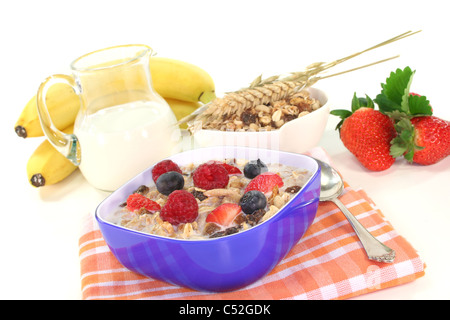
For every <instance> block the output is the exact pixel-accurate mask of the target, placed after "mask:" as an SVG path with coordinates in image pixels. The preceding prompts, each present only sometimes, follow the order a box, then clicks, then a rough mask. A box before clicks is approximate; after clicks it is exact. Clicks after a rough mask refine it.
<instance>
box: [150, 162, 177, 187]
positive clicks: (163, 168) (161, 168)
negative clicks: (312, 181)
mask: <svg viewBox="0 0 450 320" xmlns="http://www.w3.org/2000/svg"><path fill="white" fill-rule="evenodd" d="M170 171H176V172H178V173H182V172H181V169H180V167H179V166H178V165H177V164H176V163H175V162H173V161H172V160H163V161H160V162H158V163H157V164H156V165H155V166H154V167H153V169H152V177H153V181H154V182H155V183H156V180H158V178H159V176H160V175H162V174H163V173H166V172H170Z"/></svg>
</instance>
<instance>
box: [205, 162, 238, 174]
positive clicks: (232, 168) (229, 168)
mask: <svg viewBox="0 0 450 320" xmlns="http://www.w3.org/2000/svg"><path fill="white" fill-rule="evenodd" d="M208 163H215V164H218V165H220V166H222V167H224V169H225V170H227V172H228V174H229V175H237V174H242V171H241V170H240V169H239V168H237V167H235V166H232V165H231V164H228V163H225V162H220V161H214V160H212V161H210V162H208Z"/></svg>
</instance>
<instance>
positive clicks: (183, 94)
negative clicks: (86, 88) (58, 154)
mask: <svg viewBox="0 0 450 320" xmlns="http://www.w3.org/2000/svg"><path fill="white" fill-rule="evenodd" d="M150 73H151V76H152V80H153V87H154V89H155V91H156V92H158V93H159V95H160V96H162V97H163V98H169V99H177V100H181V101H189V102H193V103H195V102H198V101H200V102H202V103H208V102H210V101H211V100H213V99H214V98H215V97H216V95H215V92H214V88H215V87H214V81H213V80H212V78H211V76H210V75H209V74H208V73H207V72H206V71H204V70H203V69H201V68H199V67H197V66H195V65H193V64H190V63H187V62H184V61H179V60H174V59H169V58H162V57H151V58H150ZM46 102H47V106H48V109H49V113H50V116H51V118H52V121H53V123H54V124H55V126H56V127H57V128H58V129H65V128H67V127H69V126H70V125H72V124H73V123H74V122H75V118H76V116H77V113H78V111H79V109H80V99H79V98H78V96H77V95H76V94H75V92H74V91H73V89H72V88H71V87H70V86H68V85H65V84H60V83H57V84H55V85H53V86H51V87H50V88H49V90H48V92H47V97H46ZM15 131H16V133H17V135H18V136H19V137H22V138H26V137H40V136H43V135H44V133H43V131H42V128H41V124H40V121H39V117H38V113H37V106H36V96H34V97H33V98H31V99H30V101H29V102H28V103H27V104H26V105H25V108H24V109H23V111H22V113H21V114H20V116H19V119H18V121H17V122H16V125H15Z"/></svg>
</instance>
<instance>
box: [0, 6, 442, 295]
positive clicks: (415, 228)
mask: <svg viewBox="0 0 450 320" xmlns="http://www.w3.org/2000/svg"><path fill="white" fill-rule="evenodd" d="M445 4H446V1H437V0H430V1H415V0H414V1H412V0H409V1H392V0H391V1H385V0H378V1H346V0H341V1H320V0H315V1H288V0H277V1H273V0H272V1H267V0H258V1H246V0H239V1H236V0H227V1H196V0H190V1H169V0H164V1H136V0H127V1H115V0H109V1H103V0H102V1H93V0H89V1H86V0H78V1H49V0H40V1H20V0H17V1H7V2H6V1H3V2H2V3H1V4H0V30H1V31H0V32H1V39H2V44H3V46H2V49H1V51H0V58H1V59H0V63H1V73H0V94H1V95H0V97H1V100H0V101H1V110H2V115H1V116H0V121H1V123H0V128H1V130H2V131H1V136H2V140H1V141H2V142H1V144H2V150H3V152H2V156H1V158H0V159H1V166H0V168H1V173H0V174H1V179H0V185H1V195H2V204H3V210H2V211H1V213H0V215H1V218H0V257H1V258H0V259H1V260H0V298H2V299H80V298H81V292H80V270H79V260H78V238H79V235H80V222H81V220H82V218H83V217H84V216H85V215H86V214H87V213H88V212H92V211H93V210H94V209H95V207H96V206H97V204H98V203H99V202H100V201H101V200H102V199H103V198H104V197H105V195H106V194H104V193H102V192H99V191H97V190H95V189H93V188H92V187H90V186H89V185H88V184H87V183H86V182H85V180H84V178H83V177H82V176H81V174H80V173H79V172H76V173H75V174H73V175H72V176H70V178H68V179H67V180H65V181H64V182H62V183H60V184H57V185H54V186H48V187H45V188H41V189H36V188H33V187H31V186H30V185H29V184H28V182H27V177H26V170H25V168H26V163H27V160H28V157H29V155H30V154H31V153H32V151H33V150H34V148H35V147H36V146H37V145H38V144H39V142H40V141H42V140H41V139H40V138H36V139H25V140H24V139H21V138H19V137H17V136H16V135H15V133H14V124H15V122H16V120H17V118H18V116H19V114H20V112H21V110H22V108H23V106H24V105H25V104H26V103H27V102H28V100H29V99H30V98H31V97H32V96H33V95H34V94H35V93H36V90H37V87H38V86H39V83H40V82H41V81H42V80H43V79H44V78H45V77H47V76H49V75H51V74H54V73H67V72H69V64H70V62H71V61H72V60H74V59H75V58H77V57H78V56H80V55H82V54H84V53H87V52H90V51H93V50H96V49H101V48H104V47H108V46H112V45H120V44H129V43H144V44H147V45H149V46H151V47H153V48H154V49H155V50H156V51H157V53H158V55H159V56H164V57H170V58H176V59H181V60H185V61H188V62H191V63H194V64H197V65H199V66H201V67H202V68H204V69H205V70H207V71H208V72H209V73H210V74H211V75H212V77H213V78H214V80H215V83H216V89H217V91H218V92H219V93H220V92H226V91H231V90H237V89H239V88H241V87H243V86H246V85H247V84H248V83H249V82H251V81H252V80H253V79H254V78H255V77H256V76H258V75H259V74H261V73H263V74H264V75H267V76H269V75H273V74H280V73H285V72H290V71H299V70H301V69H302V68H303V67H305V66H307V65H308V64H310V63H312V62H318V61H331V60H335V59H337V58H341V57H343V56H346V55H348V54H351V53H353V52H356V51H360V50H363V49H365V48H367V47H369V46H371V45H374V44H377V43H379V42H381V41H384V40H386V39H388V38H391V37H393V36H396V35H398V34H401V33H403V32H405V31H409V30H413V31H416V30H423V31H422V32H421V33H419V34H417V35H415V36H413V37H411V38H407V39H404V40H401V41H400V42H398V43H394V44H391V45H389V46H387V47H385V48H382V49H378V50H377V51H375V52H372V53H368V54H365V55H364V56H361V57H360V58H358V59H357V60H355V61H351V62H349V63H346V64H345V65H343V66H340V67H338V68H337V69H336V70H333V71H340V70H344V69H346V68H351V67H354V66H357V65H362V64H365V63H369V62H373V61H376V60H380V59H384V58H388V57H391V56H394V55H397V54H400V55H401V57H400V58H398V59H396V60H393V61H390V62H386V63H384V64H382V65H378V66H376V67H372V68H370V69H365V70H363V71H357V72H354V73H351V74H347V75H342V76H340V77H337V78H332V79H328V80H323V82H319V83H318V84H317V85H316V86H317V87H319V88H321V89H323V90H325V91H326V92H327V93H328V95H329V97H330V103H332V108H347V107H349V105H350V101H351V98H352V96H353V93H354V92H357V94H358V95H360V96H362V95H364V94H369V95H370V96H372V97H375V95H376V94H377V93H378V92H379V91H380V83H381V82H384V80H385V79H386V77H387V76H388V75H389V73H390V72H391V71H393V70H395V69H396V68H404V67H405V66H410V67H411V68H412V69H414V70H416V75H415V77H414V81H413V85H412V91H416V92H418V93H421V94H424V95H426V96H427V97H428V98H429V100H430V101H431V104H432V105H433V108H434V112H435V115H437V116H440V117H442V118H444V119H446V120H450V107H449V99H448V90H447V86H448V75H449V71H450V70H449V65H448V57H449V56H450V51H449V49H448V34H449V31H450V23H449V19H448V12H447V10H446V7H445V6H444V5H445ZM336 123H337V119H336V118H335V117H332V116H330V120H329V123H328V127H327V131H326V132H325V134H324V137H323V139H322V141H321V143H320V145H322V146H323V147H324V148H326V150H327V151H328V152H329V153H330V154H331V155H332V157H333V161H334V163H335V165H336V167H337V168H338V169H339V170H340V171H341V173H342V174H343V175H344V177H345V178H346V180H347V181H348V182H349V183H350V184H351V185H352V186H354V187H362V188H363V189H365V190H366V191H367V193H368V194H369V196H371V197H372V198H373V200H374V201H375V203H376V204H377V205H378V207H379V208H380V209H381V210H382V212H383V213H384V214H385V216H386V217H387V219H388V220H389V221H390V222H391V223H392V224H393V225H394V227H395V228H396V229H397V231H398V232H399V233H400V234H401V235H403V236H404V237H405V238H406V239H407V240H409V241H410V242H411V244H412V245H413V246H414V247H415V248H416V249H417V250H418V251H419V252H420V254H421V255H422V257H423V259H424V260H425V262H426V264H427V269H426V275H425V277H423V278H421V279H418V280H417V281H414V282H413V283H410V284H407V285H403V286H400V287H396V288H392V289H387V290H383V291H380V292H377V293H374V294H370V295H365V296H362V297H360V298H361V299H449V298H450V293H449V291H448V287H449V285H450V281H449V279H448V272H447V271H448V266H449V254H448V252H447V251H448V248H447V247H448V244H449V242H450V241H449V230H448V229H449V226H450V218H449V214H450V212H449V211H450V210H449V205H448V199H449V191H448V187H447V184H448V181H449V180H450V179H449V178H450V157H448V158H447V159H445V160H443V161H441V162H440V163H438V164H436V165H434V166H429V167H421V166H412V165H409V164H406V163H405V162H404V161H397V163H396V164H395V165H394V166H393V167H392V168H390V169H389V170H387V171H384V172H378V173H375V172H368V171H367V170H365V169H363V168H362V167H361V166H360V165H359V164H358V163H357V162H356V160H355V159H354V158H353V157H352V156H351V154H350V153H349V152H348V151H347V150H346V149H345V148H344V147H343V146H342V143H341V142H340V140H339V137H338V134H337V132H336V131H334V130H333V128H334V126H335V124H336Z"/></svg>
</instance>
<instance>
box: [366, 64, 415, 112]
mask: <svg viewBox="0 0 450 320" xmlns="http://www.w3.org/2000/svg"><path fill="white" fill-rule="evenodd" d="M414 73H415V71H412V70H411V68H410V67H406V68H405V69H403V70H401V69H397V70H396V71H395V72H391V74H390V76H389V78H387V79H386V83H385V84H381V88H382V90H381V94H379V95H378V96H377V97H376V99H375V102H376V103H377V104H378V106H379V108H380V111H381V112H389V111H394V110H399V111H403V112H406V113H407V112H408V109H409V108H408V97H409V88H410V86H411V82H412V78H413V76H414Z"/></svg>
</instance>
